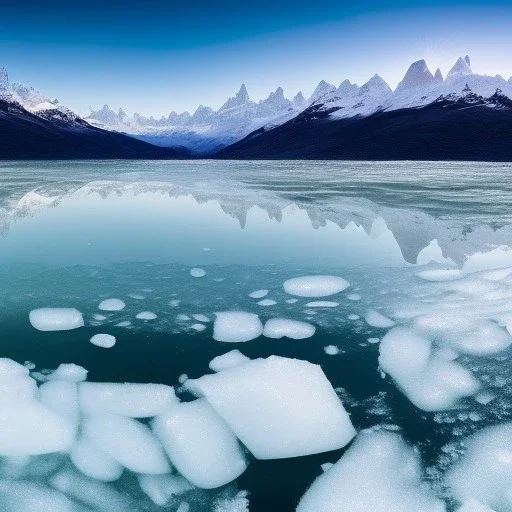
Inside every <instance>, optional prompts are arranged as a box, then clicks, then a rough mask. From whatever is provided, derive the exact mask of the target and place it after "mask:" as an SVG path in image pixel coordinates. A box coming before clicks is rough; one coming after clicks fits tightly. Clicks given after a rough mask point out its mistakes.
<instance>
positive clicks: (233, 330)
mask: <svg viewBox="0 0 512 512" xmlns="http://www.w3.org/2000/svg"><path fill="white" fill-rule="evenodd" d="M262 332H263V324H262V323H261V320H260V319H259V317H258V315H255V314H254V313H246V312H244V311H222V312H220V313H215V322H214V324H213V339H215V340H217V341H224V342H227V343H239V342H245V341H250V340H253V339H254V338H257V337H258V336H260V335H261V334H262Z"/></svg>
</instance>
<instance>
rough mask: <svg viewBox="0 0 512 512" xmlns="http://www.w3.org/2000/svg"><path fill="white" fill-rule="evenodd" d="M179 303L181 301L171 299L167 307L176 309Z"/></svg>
mask: <svg viewBox="0 0 512 512" xmlns="http://www.w3.org/2000/svg"><path fill="white" fill-rule="evenodd" d="M180 303H181V300H179V299H172V300H170V301H169V306H171V307H173V308H177V307H178V306H179V305H180Z"/></svg>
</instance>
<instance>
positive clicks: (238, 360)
mask: <svg viewBox="0 0 512 512" xmlns="http://www.w3.org/2000/svg"><path fill="white" fill-rule="evenodd" d="M247 361H250V359H249V358H248V357H247V356H244V355H243V354H242V353H241V352H240V351H239V350H231V352H227V353H226V354H222V355H221V356H217V357H214V358H213V359H212V360H211V361H210V364H209V365H208V366H209V367H210V369H211V370H213V371H214V372H220V371H222V370H226V369H227V368H232V367H233V366H237V365H239V364H242V363H246V362H247Z"/></svg>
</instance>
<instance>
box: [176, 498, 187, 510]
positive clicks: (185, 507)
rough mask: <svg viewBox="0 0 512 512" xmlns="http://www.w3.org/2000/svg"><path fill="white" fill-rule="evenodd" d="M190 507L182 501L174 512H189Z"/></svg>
mask: <svg viewBox="0 0 512 512" xmlns="http://www.w3.org/2000/svg"><path fill="white" fill-rule="evenodd" d="M189 511H190V505H189V504H188V503H187V502H186V501H182V502H181V503H180V505H179V507H178V508H177V509H176V512H189Z"/></svg>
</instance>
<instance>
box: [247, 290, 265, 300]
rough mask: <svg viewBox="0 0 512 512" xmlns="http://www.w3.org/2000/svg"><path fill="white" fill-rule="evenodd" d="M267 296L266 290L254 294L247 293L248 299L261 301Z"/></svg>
mask: <svg viewBox="0 0 512 512" xmlns="http://www.w3.org/2000/svg"><path fill="white" fill-rule="evenodd" d="M267 294H268V290H256V291H254V292H251V293H249V297H251V299H262V298H263V297H265V295H267Z"/></svg>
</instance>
